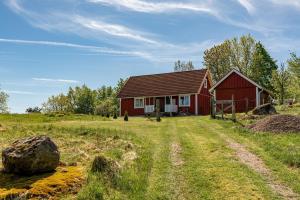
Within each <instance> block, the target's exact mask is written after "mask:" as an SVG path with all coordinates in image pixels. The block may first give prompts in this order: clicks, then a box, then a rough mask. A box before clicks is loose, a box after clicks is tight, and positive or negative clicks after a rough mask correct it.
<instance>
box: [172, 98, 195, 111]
mask: <svg viewBox="0 0 300 200" xmlns="http://www.w3.org/2000/svg"><path fill="white" fill-rule="evenodd" d="M176 103H177V105H179V102H178V97H177V102H176ZM195 106H196V104H195V95H194V94H193V95H190V106H189V107H187V106H185V107H179V106H178V111H179V112H183V113H189V114H192V115H194V114H195Z"/></svg>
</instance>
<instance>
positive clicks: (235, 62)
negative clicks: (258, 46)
mask: <svg viewBox="0 0 300 200" xmlns="http://www.w3.org/2000/svg"><path fill="white" fill-rule="evenodd" d="M254 49H255V39H254V38H253V37H252V36H251V35H244V36H242V37H240V38H233V39H232V40H231V48H230V52H231V62H232V63H231V64H232V67H235V68H238V69H239V71H240V72H242V73H243V74H244V75H246V76H250V74H251V66H252V57H253V54H254Z"/></svg>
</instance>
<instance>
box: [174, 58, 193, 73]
mask: <svg viewBox="0 0 300 200" xmlns="http://www.w3.org/2000/svg"><path fill="white" fill-rule="evenodd" d="M194 69H195V67H194V65H193V62H192V61H188V62H187V63H185V62H182V61H180V60H178V61H176V62H175V64H174V71H175V72H181V71H189V70H194Z"/></svg>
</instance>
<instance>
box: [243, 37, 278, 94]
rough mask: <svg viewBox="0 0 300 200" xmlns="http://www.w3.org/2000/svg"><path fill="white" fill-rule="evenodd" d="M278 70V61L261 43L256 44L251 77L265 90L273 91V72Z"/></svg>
mask: <svg viewBox="0 0 300 200" xmlns="http://www.w3.org/2000/svg"><path fill="white" fill-rule="evenodd" d="M277 68H278V66H277V64H276V61H275V60H274V59H273V58H272V57H271V56H270V54H269V53H268V52H267V50H266V49H265V47H264V46H263V45H262V44H261V43H260V42H258V43H256V45H255V51H254V54H253V58H252V66H251V75H250V76H249V77H250V78H252V79H253V80H254V81H256V82H258V83H259V84H260V85H261V86H263V87H264V88H266V89H269V90H271V91H273V87H272V83H271V81H272V72H273V71H274V70H277Z"/></svg>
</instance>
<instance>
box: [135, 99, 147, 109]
mask: <svg viewBox="0 0 300 200" xmlns="http://www.w3.org/2000/svg"><path fill="white" fill-rule="evenodd" d="M136 100H142V101H143V105H141V106H136V103H135V102H136ZM133 104H134V109H139V108H144V107H145V99H144V98H143V97H139V98H134V102H133Z"/></svg>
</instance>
